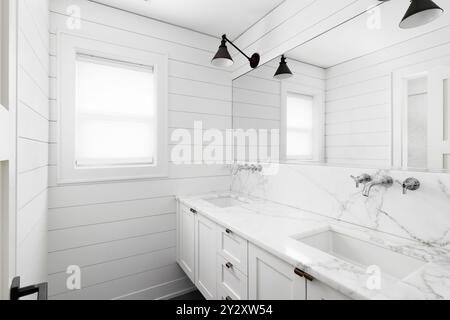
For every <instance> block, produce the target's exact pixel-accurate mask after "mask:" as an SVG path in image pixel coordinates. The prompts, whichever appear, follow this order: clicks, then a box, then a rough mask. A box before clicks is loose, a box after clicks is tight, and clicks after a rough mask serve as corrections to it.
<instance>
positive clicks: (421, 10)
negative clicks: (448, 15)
mask: <svg viewBox="0 0 450 320" xmlns="http://www.w3.org/2000/svg"><path fill="white" fill-rule="evenodd" d="M443 12H444V10H443V9H442V8H440V7H439V6H438V5H437V4H436V3H434V2H433V1H431V0H412V1H411V5H410V6H409V8H408V11H406V14H405V16H404V17H403V19H402V22H400V28H402V29H409V28H415V27H420V26H423V25H425V24H427V23H430V22H431V21H434V20H436V19H437V18H439V17H440V16H441V15H442V13H443Z"/></svg>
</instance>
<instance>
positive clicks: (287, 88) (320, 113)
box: [280, 82, 325, 163]
mask: <svg viewBox="0 0 450 320" xmlns="http://www.w3.org/2000/svg"><path fill="white" fill-rule="evenodd" d="M289 93H292V94H298V95H303V96H310V97H312V98H313V128H312V157H302V156H290V157H288V156H287V98H288V95H289ZM324 134H325V93H324V92H323V91H321V90H319V89H314V88H311V87H307V86H304V85H301V84H296V83H292V82H282V84H281V122H280V158H281V160H283V161H285V162H290V161H292V162H298V161H301V162H308V163H309V162H323V161H324V158H325V157H324V154H325V137H324Z"/></svg>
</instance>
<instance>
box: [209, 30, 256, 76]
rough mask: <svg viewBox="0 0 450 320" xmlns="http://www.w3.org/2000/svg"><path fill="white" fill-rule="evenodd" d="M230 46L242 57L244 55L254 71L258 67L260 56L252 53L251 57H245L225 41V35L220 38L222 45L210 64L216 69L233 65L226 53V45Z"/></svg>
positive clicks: (228, 54)
mask: <svg viewBox="0 0 450 320" xmlns="http://www.w3.org/2000/svg"><path fill="white" fill-rule="evenodd" d="M227 42H228V43H229V44H231V45H232V46H233V47H234V48H236V50H237V51H239V52H240V53H241V54H242V55H244V56H245V57H246V58H247V60H248V61H249V62H250V66H251V67H252V68H253V69H254V68H256V67H257V66H258V65H259V61H260V56H259V54H257V53H254V54H253V55H252V56H251V57H249V56H247V55H246V54H245V53H244V52H243V51H242V50H241V49H239V48H238V47H236V45H235V44H234V43H233V42H231V41H230V40H228V39H227V36H226V35H223V36H222V43H221V45H220V47H219V50H218V51H217V53H216V55H215V56H214V58H213V59H212V61H211V63H212V64H213V65H214V66H216V67H230V66H232V65H233V63H234V61H233V59H232V58H231V55H230V53H229V52H228V48H227V45H226V43H227Z"/></svg>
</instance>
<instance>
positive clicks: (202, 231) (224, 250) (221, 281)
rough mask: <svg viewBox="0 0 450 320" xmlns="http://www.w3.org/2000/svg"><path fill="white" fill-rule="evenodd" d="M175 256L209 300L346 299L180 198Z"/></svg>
mask: <svg viewBox="0 0 450 320" xmlns="http://www.w3.org/2000/svg"><path fill="white" fill-rule="evenodd" d="M177 262H178V264H179V265H180V266H181V268H182V269H183V270H184V272H185V273H186V274H187V275H188V277H189V278H190V279H191V280H192V282H193V283H194V284H195V286H196V287H197V289H198V290H199V291H200V292H201V293H202V294H203V296H204V297H205V298H206V299H209V300H214V299H218V300H247V299H250V300H343V299H348V298H347V297H346V296H345V295H343V294H341V293H340V292H338V291H336V290H334V289H333V288H331V287H329V286H328V285H326V284H325V283H322V282H320V281H318V280H316V279H314V278H313V277H311V276H310V275H308V274H307V273H304V272H303V271H301V270H299V269H296V268H295V267H293V266H292V265H290V264H288V263H286V262H285V261H283V260H281V259H279V258H277V257H275V256H274V255H272V254H270V253H269V252H267V251H265V250H263V249H261V248H259V247H258V246H256V245H254V244H252V243H249V242H248V241H247V240H246V239H244V238H243V237H241V236H239V235H237V234H236V233H234V232H233V231H232V230H230V229H226V228H224V227H223V226H221V225H219V224H217V223H215V222H213V221H211V220H209V219H208V218H206V217H205V216H204V215H202V214H201V213H198V212H197V211H196V210H194V209H193V208H190V207H188V206H186V205H184V204H183V203H178V211H177Z"/></svg>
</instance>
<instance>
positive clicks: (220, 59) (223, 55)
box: [211, 39, 234, 67]
mask: <svg viewBox="0 0 450 320" xmlns="http://www.w3.org/2000/svg"><path fill="white" fill-rule="evenodd" d="M226 43H227V41H226V40H225V39H222V44H221V45H220V47H219V50H218V51H217V53H216V55H215V56H214V58H213V59H212V61H211V63H212V64H213V65H214V66H216V67H231V66H232V65H233V63H234V61H233V58H231V55H230V53H229V52H228V48H227V45H226Z"/></svg>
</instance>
